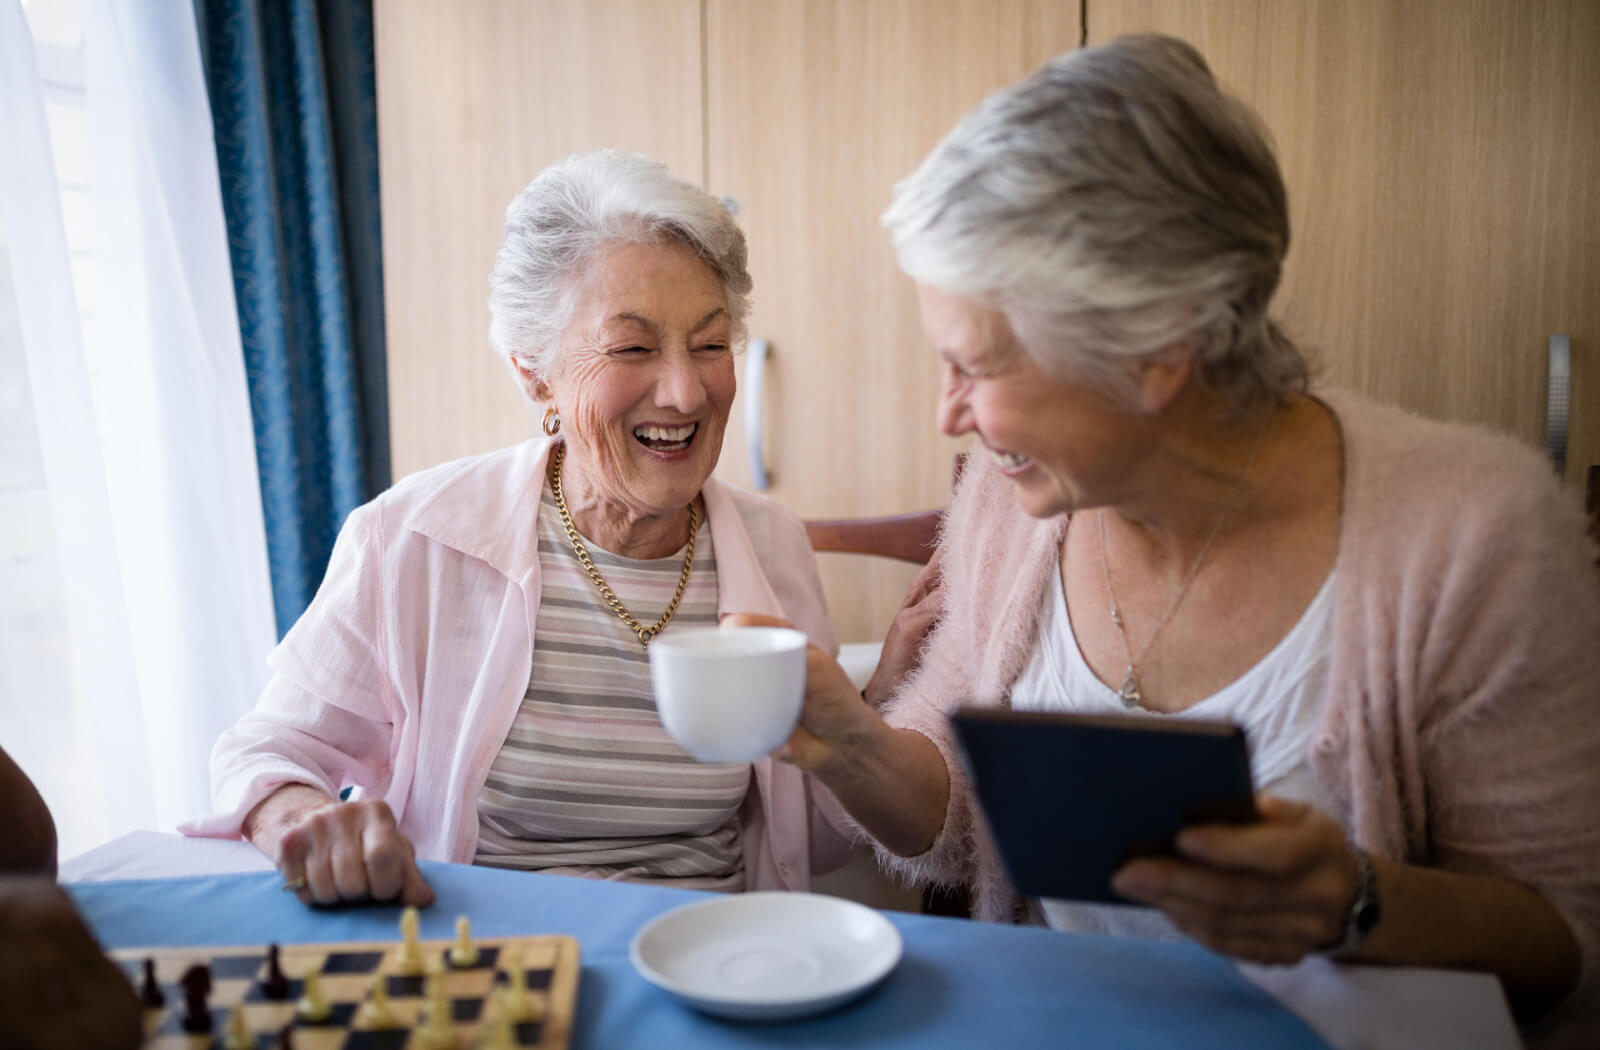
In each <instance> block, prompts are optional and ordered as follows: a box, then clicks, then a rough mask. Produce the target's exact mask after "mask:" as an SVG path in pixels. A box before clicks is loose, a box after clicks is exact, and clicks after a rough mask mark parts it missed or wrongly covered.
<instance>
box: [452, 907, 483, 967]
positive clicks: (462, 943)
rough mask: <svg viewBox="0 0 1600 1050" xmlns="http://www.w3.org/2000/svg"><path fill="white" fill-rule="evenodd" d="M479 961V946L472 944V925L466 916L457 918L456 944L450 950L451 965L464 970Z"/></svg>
mask: <svg viewBox="0 0 1600 1050" xmlns="http://www.w3.org/2000/svg"><path fill="white" fill-rule="evenodd" d="M477 961H478V946H477V945H476V944H473V943H472V923H470V922H469V921H467V917H466V916H465V915H457V916H456V943H455V944H454V945H452V946H451V948H450V965H451V966H459V967H462V968H463V969H464V968H466V967H468V966H472V965H474V964H475V963H477Z"/></svg>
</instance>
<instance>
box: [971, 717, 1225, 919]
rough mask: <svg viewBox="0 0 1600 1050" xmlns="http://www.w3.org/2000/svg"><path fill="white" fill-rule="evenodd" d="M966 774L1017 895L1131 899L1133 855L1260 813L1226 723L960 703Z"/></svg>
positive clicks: (1169, 846)
mask: <svg viewBox="0 0 1600 1050" xmlns="http://www.w3.org/2000/svg"><path fill="white" fill-rule="evenodd" d="M950 720H951V723H952V724H953V726H954V727H955V731H956V736H957V738H958V739H959V740H960V742H961V746H962V749H963V751H964V753H965V759H966V766H967V774H968V776H969V778H970V779H971V782H972V785H973V788H974V790H975V792H976V794H977V797H978V802H979V804H980V805H981V806H982V808H983V812H984V816H985V817H986V818H987V820H988V823H989V828H990V830H991V832H992V833H993V835H994V839H995V843H996V845H997V846H998V847H999V851H1000V858H1001V860H1002V862H1004V864H1005V866H1006V870H1007V872H1008V874H1009V875H1010V877H1011V881H1012V884H1013V885H1014V886H1015V888H1016V890H1017V892H1019V893H1020V894H1022V895H1023V896H1026V897H1061V898H1066V899H1069V900H1080V901H1099V902H1105V903H1113V904H1127V903H1130V902H1129V901H1128V900H1126V899H1125V898H1124V897H1122V896H1121V895H1120V894H1118V893H1117V892H1116V891H1115V890H1113V889H1112V888H1111V876H1112V875H1113V874H1114V873H1115V872H1116V871H1117V869H1118V868H1120V867H1121V866H1122V865H1123V864H1124V863H1126V862H1127V861H1128V860H1130V859H1132V858H1134V857H1138V856H1146V855H1150V854H1160V853H1168V852H1171V850H1172V841H1173V838H1174V836H1175V835H1176V834H1177V832H1178V830H1179V829H1180V828H1182V827H1183V826H1185V825H1187V824H1202V823H1218V822H1223V823H1247V822H1249V821H1253V820H1255V819H1257V818H1256V812H1255V803H1254V798H1253V793H1252V790H1251V782H1250V759H1249V755H1248V752H1247V751H1246V748H1245V739H1244V733H1243V732H1242V731H1241V730H1240V729H1239V728H1238V727H1237V726H1233V725H1229V724H1227V723H1221V722H1197V721H1180V720H1175V719H1174V720H1166V719H1162V720H1157V719H1153V718H1144V717H1136V716H1117V715H1069V714H1048V713H1043V712H1035V711H1010V710H1005V709H999V708H975V707H964V708H961V709H960V710H958V711H956V712H955V713H954V714H953V715H951V718H950Z"/></svg>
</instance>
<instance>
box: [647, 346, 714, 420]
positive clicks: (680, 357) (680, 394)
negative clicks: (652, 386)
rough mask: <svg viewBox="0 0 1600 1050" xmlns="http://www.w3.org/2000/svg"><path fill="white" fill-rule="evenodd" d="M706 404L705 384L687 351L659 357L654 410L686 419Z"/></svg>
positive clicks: (675, 351) (673, 351) (678, 351)
mask: <svg viewBox="0 0 1600 1050" xmlns="http://www.w3.org/2000/svg"><path fill="white" fill-rule="evenodd" d="M705 401H706V384H705V381H704V380H703V379H702V378H701V377H700V371H699V369H697V368H696V367H695V361H694V357H693V355H692V354H691V353H690V352H689V350H688V349H687V348H683V349H675V350H672V351H669V352H667V353H664V354H662V355H661V374H660V375H659V376H658V377H657V378H656V407H657V408H669V409H672V410H673V411H675V412H678V413H680V414H682V415H685V416H688V415H693V414H694V413H696V412H698V411H699V410H700V406H701V405H703V404H705Z"/></svg>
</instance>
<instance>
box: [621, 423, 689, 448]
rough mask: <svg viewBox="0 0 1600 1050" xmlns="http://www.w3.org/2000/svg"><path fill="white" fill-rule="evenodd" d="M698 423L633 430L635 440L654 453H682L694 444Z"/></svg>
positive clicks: (635, 428)
mask: <svg viewBox="0 0 1600 1050" xmlns="http://www.w3.org/2000/svg"><path fill="white" fill-rule="evenodd" d="M699 430H700V424H698V423H685V424H683V425H682V426H677V427H658V426H643V427H634V428H633V439H634V440H635V441H637V442H639V444H641V445H643V446H644V447H645V448H647V449H649V450H650V451H652V452H682V451H683V450H684V449H686V448H688V447H689V446H690V444H692V443H693V442H694V437H695V434H696V433H698V432H699Z"/></svg>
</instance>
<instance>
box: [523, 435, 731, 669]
mask: <svg viewBox="0 0 1600 1050" xmlns="http://www.w3.org/2000/svg"><path fill="white" fill-rule="evenodd" d="M566 458H567V446H566V445H565V444H561V445H557V446H556V448H555V474H554V475H553V476H552V477H551V479H550V491H551V492H552V493H553V494H554V495H555V497H556V509H557V510H559V511H560V512H561V527H562V528H564V529H566V530H567V542H568V543H570V544H572V553H573V554H576V555H577V556H578V563H579V564H580V565H582V566H583V571H584V572H586V573H587V574H588V575H589V579H590V580H591V581H593V582H594V585H595V588H596V589H597V590H599V592H600V597H602V598H604V599H605V600H606V605H608V606H609V607H610V608H611V611H612V612H614V613H616V614H617V619H619V620H621V621H622V622H623V623H625V624H627V625H628V629H629V630H631V631H632V632H633V633H634V634H636V635H638V636H639V644H640V645H649V644H650V639H652V638H654V637H655V636H656V635H658V634H660V633H661V632H662V631H664V630H666V629H667V624H669V623H671V622H672V614H673V613H675V612H677V611H678V603H679V602H680V601H682V600H683V592H684V591H685V590H687V589H688V587H689V573H690V572H691V571H693V569H694V537H695V534H696V533H697V532H698V531H699V530H700V511H699V510H697V509H696V508H695V505H694V501H693V500H690V501H689V547H688V549H687V550H686V551H685V552H684V555H683V572H682V573H680V574H679V576H678V589H677V590H676V591H674V592H673V595H672V601H671V602H670V603H669V604H668V605H667V611H666V612H664V613H662V614H661V619H659V620H657V621H656V622H655V623H653V624H651V625H650V626H649V627H646V626H645V625H644V624H642V623H640V622H639V621H638V620H635V619H634V618H633V614H632V613H630V612H629V611H628V608H627V606H625V605H623V604H622V599H621V598H618V597H617V592H615V591H613V590H612V589H611V586H610V584H608V583H606V580H605V577H604V576H601V575H600V570H599V569H597V568H595V565H594V559H593V558H591V557H589V548H588V547H585V546H584V545H583V539H582V537H580V536H579V535H578V529H577V526H575V525H573V524H572V515H571V514H568V513H567V498H566V496H565V495H564V494H563V493H562V491H561V464H562V463H563V462H565V461H566Z"/></svg>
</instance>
